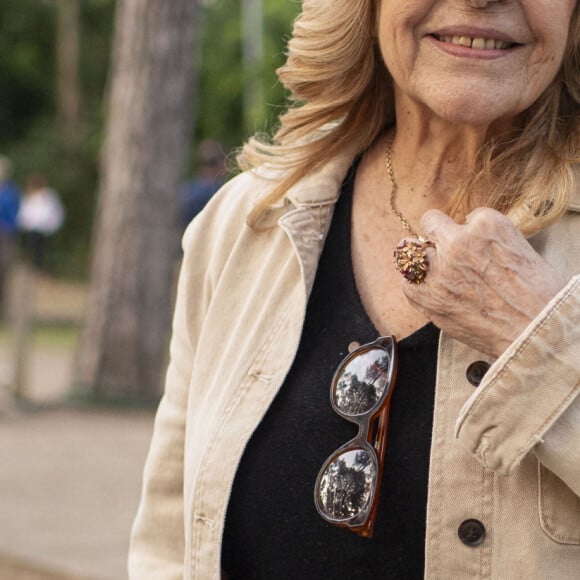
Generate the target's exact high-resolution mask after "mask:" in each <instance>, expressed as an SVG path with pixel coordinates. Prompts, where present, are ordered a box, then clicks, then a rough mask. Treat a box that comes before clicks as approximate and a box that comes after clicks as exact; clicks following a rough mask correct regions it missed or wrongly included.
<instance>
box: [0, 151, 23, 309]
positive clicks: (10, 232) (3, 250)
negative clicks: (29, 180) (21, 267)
mask: <svg viewBox="0 0 580 580" xmlns="http://www.w3.org/2000/svg"><path fill="white" fill-rule="evenodd" d="M11 176H12V163H11V162H10V160H9V159H8V158H6V157H3V156H0V316H2V315H3V314H4V310H5V304H4V302H5V285H6V279H7V274H8V272H9V270H10V267H11V265H12V263H13V260H14V256H15V252H14V246H15V233H16V216H17V214H18V208H19V206H20V189H19V188H18V186H17V185H16V183H14V182H13V181H12V180H11Z"/></svg>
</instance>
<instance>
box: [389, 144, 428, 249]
mask: <svg viewBox="0 0 580 580" xmlns="http://www.w3.org/2000/svg"><path fill="white" fill-rule="evenodd" d="M394 141H395V133H393V134H392V136H391V137H390V138H389V140H388V141H387V150H386V152H385V161H386V165H387V175H388V176H389V181H390V182H391V195H390V196H389V203H390V205H391V210H392V212H393V213H394V214H395V216H396V217H397V218H398V220H399V221H400V222H401V224H403V227H404V228H405V229H406V230H407V231H408V232H409V233H410V234H411V235H412V236H413V237H414V238H417V239H419V240H422V239H423V238H422V237H421V236H420V235H419V234H418V233H417V232H416V231H415V230H414V229H413V226H411V224H410V223H409V221H408V220H407V218H406V217H405V216H404V215H403V214H402V213H401V212H400V211H399V210H398V209H397V208H396V207H395V196H396V194H397V191H398V189H399V186H398V185H397V181H396V179H395V173H394V171H393V142H394Z"/></svg>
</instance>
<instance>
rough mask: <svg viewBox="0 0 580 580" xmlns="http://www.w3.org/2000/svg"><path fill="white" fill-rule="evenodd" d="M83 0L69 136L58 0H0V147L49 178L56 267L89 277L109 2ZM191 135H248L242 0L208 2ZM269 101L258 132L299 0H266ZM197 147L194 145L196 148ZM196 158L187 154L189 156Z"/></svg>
mask: <svg viewBox="0 0 580 580" xmlns="http://www.w3.org/2000/svg"><path fill="white" fill-rule="evenodd" d="M79 1H80V2H81V19H82V22H81V28H82V34H81V55H80V59H81V83H82V93H83V101H84V109H83V127H82V135H80V136H79V139H78V140H77V142H76V143H74V144H71V143H67V142H66V141H65V138H64V136H63V135H62V132H61V130H60V128H59V127H58V125H57V122H56V120H55V115H56V110H55V109H56V58H55V54H56V8H55V2H54V0H0V154H4V155H8V156H9V157H10V158H11V159H12V160H13V162H14V166H15V178H16V180H17V181H18V182H19V183H20V184H21V185H23V184H24V181H25V179H26V177H27V176H28V175H30V174H32V173H42V174H44V175H46V177H47V178H48V180H49V182H50V184H51V186H52V187H54V188H55V189H56V190H57V191H58V192H59V193H60V195H61V197H62V199H63V202H64V205H65V207H66V211H67V219H66V222H65V225H64V227H63V228H62V230H61V231H60V232H58V234H57V235H56V236H55V237H54V238H53V239H52V240H51V255H50V256H49V258H50V262H51V263H52V267H53V270H54V271H55V272H56V273H58V274H63V275H67V276H73V277H82V276H85V275H86V273H87V270H88V253H89V245H90V238H91V231H92V224H93V216H94V209H95V192H96V190H97V179H98V158H99V151H100V148H101V144H102V135H103V129H104V122H105V113H106V106H105V100H104V98H103V97H104V94H105V91H106V83H107V79H108V71H109V64H110V58H111V40H112V33H113V21H114V11H115V6H116V1H115V0H79ZM201 3H202V5H203V6H204V7H205V8H204V27H203V36H202V39H201V42H202V58H201V70H200V78H199V83H198V87H197V90H196V99H197V125H196V133H195V138H194V142H199V140H201V139H204V138H208V137H213V138H216V139H218V140H220V141H221V142H222V143H223V144H224V146H225V147H226V148H228V149H231V148H235V147H239V146H240V145H241V144H242V143H243V141H244V140H245V139H246V138H247V137H248V133H247V130H246V129H245V128H244V119H243V117H244V115H243V84H244V78H243V77H244V71H243V68H242V47H241V34H242V32H241V24H240V21H241V0H235V1H232V0H213V1H210V0H205V1H203V2H201ZM263 9H264V63H263V70H262V71H260V73H261V77H262V82H263V87H264V99H265V107H264V110H263V111H262V119H263V120H261V121H259V122H257V124H256V127H255V128H256V130H259V131H265V132H271V130H272V127H273V126H274V124H275V120H276V118H277V117H278V115H279V113H280V111H281V109H282V108H283V106H284V101H285V94H284V90H283V88H282V87H281V85H280V83H279V82H278V81H277V79H276V75H275V69H276V68H278V67H279V66H280V65H281V64H282V63H283V62H284V47H285V43H286V40H287V38H288V36H289V34H290V30H291V24H292V21H293V19H294V17H295V16H296V14H297V13H298V11H299V9H300V3H299V2H298V1H297V0H263ZM192 147H193V146H192ZM192 157H193V155H192Z"/></svg>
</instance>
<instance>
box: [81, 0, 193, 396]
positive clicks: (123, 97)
mask: <svg viewBox="0 0 580 580" xmlns="http://www.w3.org/2000/svg"><path fill="white" fill-rule="evenodd" d="M196 11H197V2H195V1H191V0H171V1H168V0H120V1H119V3H118V6H117V14H116V24H115V41H114V49H113V70H112V78H111V91H110V92H111V94H110V104H109V106H110V109H109V116H108V124H107V127H108V128H107V134H106V141H105V148H104V155H103V165H102V174H101V183H100V188H99V207H98V214H97V225H96V231H95V240H94V248H93V263H92V270H91V290H90V297H89V307H88V311H87V315H86V319H85V325H84V329H83V335H82V338H81V343H80V352H79V357H78V368H77V385H78V386H79V387H81V388H82V389H84V390H89V391H92V392H93V393H97V394H101V395H105V396H113V397H141V398H147V399H151V398H155V397H157V396H158V394H159V392H160V385H161V378H162V375H163V371H164V366H165V363H166V353H167V342H168V335H169V326H170V319H171V309H172V302H173V300H172V298H173V292H172V280H173V275H174V269H175V262H176V256H177V255H178V235H177V230H176V215H175V214H176V209H175V208H176V197H177V191H178V186H179V181H180V179H181V177H182V173H183V168H184V164H185V160H186V158H187V153H188V150H189V137H190V101H191V80H192V78H193V56H194V55H193V47H194V30H195V17H196Z"/></svg>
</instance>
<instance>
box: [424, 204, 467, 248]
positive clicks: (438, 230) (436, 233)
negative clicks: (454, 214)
mask: <svg viewBox="0 0 580 580" xmlns="http://www.w3.org/2000/svg"><path fill="white" fill-rule="evenodd" d="M459 227H460V226H459V225H458V224H457V223H456V222H455V221H454V220H453V218H450V217H449V216H448V215H447V214H445V213H443V212H442V211H439V210H438V209H430V210H429V211H426V212H425V213H424V214H423V217H422V218H421V222H420V228H421V231H422V232H423V235H424V237H425V238H427V239H428V240H432V241H435V242H436V241H437V240H439V239H441V237H444V236H445V233H446V232H448V231H453V230H454V229H456V228H459Z"/></svg>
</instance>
